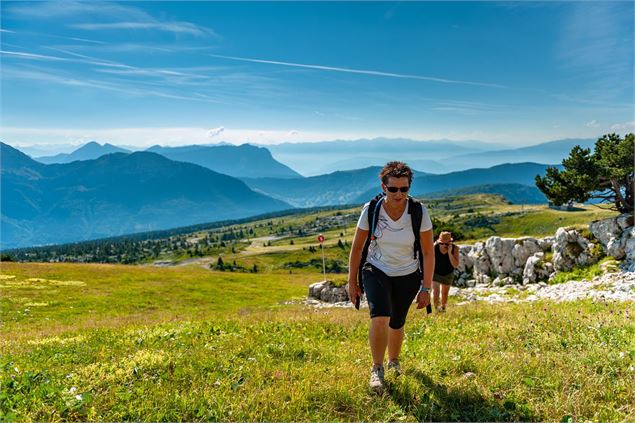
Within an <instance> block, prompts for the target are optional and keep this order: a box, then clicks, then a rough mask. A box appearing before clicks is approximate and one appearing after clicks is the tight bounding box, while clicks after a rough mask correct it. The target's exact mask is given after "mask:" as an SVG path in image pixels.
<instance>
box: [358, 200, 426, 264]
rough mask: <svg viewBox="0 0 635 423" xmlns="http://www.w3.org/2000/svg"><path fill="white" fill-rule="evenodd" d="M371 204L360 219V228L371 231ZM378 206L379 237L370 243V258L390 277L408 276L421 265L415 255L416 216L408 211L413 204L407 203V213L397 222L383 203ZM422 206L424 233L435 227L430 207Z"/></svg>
mask: <svg viewBox="0 0 635 423" xmlns="http://www.w3.org/2000/svg"><path fill="white" fill-rule="evenodd" d="M382 203H383V201H382ZM369 204H370V203H366V204H364V208H363V209H362V215H361V216H360V217H359V221H358V222H357V227H358V228H360V229H363V230H365V231H368V230H370V228H369V227H368V206H369ZM378 207H379V208H380V211H379V219H378V220H377V226H376V227H375V240H373V241H371V242H370V246H369V247H368V258H367V259H366V261H367V262H368V263H370V264H372V265H373V266H375V267H377V268H378V269H380V270H381V271H382V272H384V273H385V274H387V275H388V276H405V275H409V274H411V273H414V272H415V271H416V270H417V269H418V268H419V260H418V259H416V258H414V251H413V245H414V242H415V236H414V234H413V233H412V217H411V215H410V213H408V207H410V206H409V205H407V206H406V209H405V210H404V212H403V214H402V215H401V217H400V218H399V219H397V220H396V221H395V220H392V219H391V218H390V216H388V213H386V210H384V207H383V205H381V204H380V205H379V206H378ZM421 208H422V209H423V210H422V211H423V214H422V216H421V229H420V230H421V232H425V231H429V230H430V229H432V222H431V221H430V215H429V214H428V209H426V207H425V206H424V205H422V206H421ZM362 265H363V263H362Z"/></svg>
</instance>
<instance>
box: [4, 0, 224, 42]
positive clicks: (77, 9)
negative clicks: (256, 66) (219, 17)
mask: <svg viewBox="0 0 635 423" xmlns="http://www.w3.org/2000/svg"><path fill="white" fill-rule="evenodd" d="M7 12H8V13H9V14H10V15H13V16H17V17H21V18H28V19H51V18H60V19H65V20H71V19H73V20H75V22H74V23H70V22H69V23H68V26H69V27H71V28H76V29H82V30H87V31H97V30H121V29H125V30H130V29H132V30H155V31H166V32H171V33H173V34H187V35H192V36H196V37H213V38H222V37H221V36H220V35H219V34H217V33H216V32H215V31H214V30H212V29H210V28H207V27H203V26H200V25H196V24H194V23H191V22H183V21H170V20H169V19H157V18H155V17H154V16H152V15H151V14H149V13H148V12H146V11H144V10H141V9H139V8H136V7H131V6H128V5H122V4H119V3H113V2H101V1H100V2H78V1H49V2H38V3H35V4H32V3H29V5H28V6H25V5H24V4H17V5H12V6H10V7H8V8H7ZM78 21H79V22H78ZM82 21H83V22H82Z"/></svg>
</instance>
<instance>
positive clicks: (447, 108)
mask: <svg viewBox="0 0 635 423" xmlns="http://www.w3.org/2000/svg"><path fill="white" fill-rule="evenodd" d="M507 108H508V106H503V105H498V104H490V103H481V102H475V101H461V100H448V101H440V102H438V103H437V105H435V106H433V107H432V110H437V111H443V112H453V113H461V114H465V115H477V114H481V113H492V112H503V111H505V110H506V109H507Z"/></svg>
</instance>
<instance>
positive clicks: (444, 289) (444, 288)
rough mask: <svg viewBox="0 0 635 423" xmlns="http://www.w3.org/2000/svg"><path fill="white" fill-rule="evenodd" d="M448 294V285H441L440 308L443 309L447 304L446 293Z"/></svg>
mask: <svg viewBox="0 0 635 423" xmlns="http://www.w3.org/2000/svg"><path fill="white" fill-rule="evenodd" d="M449 292H450V285H441V307H443V309H445V306H446V305H447V303H448V293H449Z"/></svg>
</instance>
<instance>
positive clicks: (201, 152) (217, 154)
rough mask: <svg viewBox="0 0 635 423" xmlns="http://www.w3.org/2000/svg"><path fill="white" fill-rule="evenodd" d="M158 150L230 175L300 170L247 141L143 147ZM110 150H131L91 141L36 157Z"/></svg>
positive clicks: (78, 156)
mask: <svg viewBox="0 0 635 423" xmlns="http://www.w3.org/2000/svg"><path fill="white" fill-rule="evenodd" d="M145 151H146V152H150V153H157V154H160V155H162V156H164V157H167V158H168V159H171V160H174V161H177V162H188V163H194V164H197V165H199V166H203V167H206V168H208V169H210V170H213V171H215V172H218V173H223V174H225V175H229V176H236V177H238V176H241V177H253V178H258V177H260V178H264V177H274V178H298V177H301V175H300V174H299V173H297V172H296V171H294V170H292V169H291V168H289V167H288V166H286V165H284V164H282V163H280V162H278V161H276V160H275V159H274V158H273V157H272V156H271V153H270V152H269V150H267V149H266V148H263V147H257V146H253V145H249V144H243V145H239V146H235V145H213V146H209V145H189V146H183V147H161V146H159V145H155V146H153V147H150V148H148V149H147V150H145ZM112 153H132V151H131V150H128V149H125V148H121V147H117V146H114V145H112V144H108V143H106V144H104V145H100V144H99V143H97V142H95V141H91V142H89V143H87V144H85V145H83V146H81V147H80V148H78V149H77V150H75V151H73V152H72V153H60V154H56V155H54V156H45V157H36V158H35V160H37V161H38V162H40V163H44V164H53V163H71V162H74V161H76V160H94V159H98V158H99V157H101V156H104V155H106V154H112Z"/></svg>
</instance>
